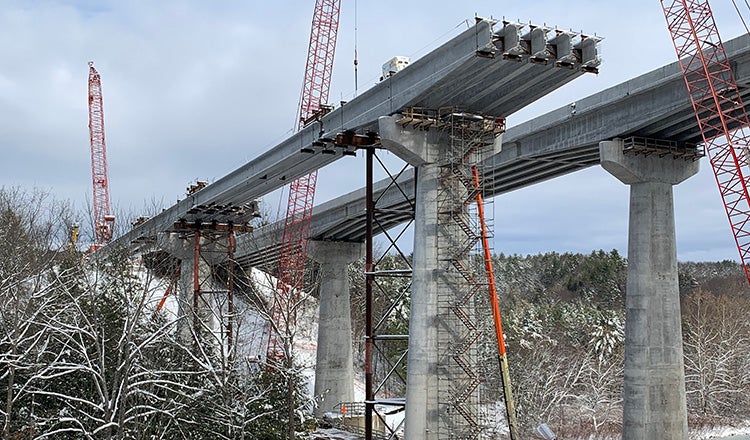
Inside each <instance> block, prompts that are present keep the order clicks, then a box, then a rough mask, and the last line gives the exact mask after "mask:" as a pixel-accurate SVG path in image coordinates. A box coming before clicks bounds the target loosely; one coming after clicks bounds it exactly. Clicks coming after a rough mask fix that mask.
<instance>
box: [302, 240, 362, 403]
mask: <svg viewBox="0 0 750 440" xmlns="http://www.w3.org/2000/svg"><path fill="white" fill-rule="evenodd" d="M308 253H309V254H310V256H311V257H312V258H313V259H314V260H316V261H318V262H319V263H320V311H319V314H318V348H317V360H316V363H315V398H316V399H318V403H317V406H316V407H315V415H316V416H318V417H323V415H324V414H325V413H326V412H330V411H334V408H335V407H336V405H337V404H339V403H341V402H353V401H354V356H353V352H352V350H353V349H352V323H351V305H350V302H349V287H350V286H349V265H350V264H351V263H353V262H354V261H356V260H358V259H359V258H362V257H363V256H364V246H363V244H362V243H346V242H334V241H310V242H309V248H308Z"/></svg>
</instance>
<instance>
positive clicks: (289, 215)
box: [267, 0, 341, 357]
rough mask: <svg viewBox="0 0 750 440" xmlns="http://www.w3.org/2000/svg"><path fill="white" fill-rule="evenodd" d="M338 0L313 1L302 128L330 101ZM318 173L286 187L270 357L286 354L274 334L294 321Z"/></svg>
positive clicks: (304, 85) (315, 172) (300, 111)
mask: <svg viewBox="0 0 750 440" xmlns="http://www.w3.org/2000/svg"><path fill="white" fill-rule="evenodd" d="M340 11H341V0H316V1H315V10H314V12H313V19H312V26H311V30H310V43H309V47H308V51H307V62H306V65H305V77H304V81H303V83H302V94H301V97H300V107H299V112H298V119H297V129H300V128H302V127H303V126H304V125H305V123H306V122H307V121H309V120H310V118H312V117H313V116H314V115H315V114H316V112H318V110H320V108H321V104H323V103H325V102H326V101H327V100H328V93H329V90H330V85H331V72H332V71H333V56H334V53H335V50H336V36H337V34H338V26H339V13H340ZM317 179H318V172H317V171H313V172H312V173H310V174H309V175H307V176H303V177H300V178H299V179H297V180H295V181H293V182H292V183H291V184H290V185H289V199H288V202H287V209H286V218H285V220H284V230H283V233H282V239H281V240H282V243H281V245H282V252H281V256H280V258H279V266H278V281H277V286H276V296H275V298H274V305H273V311H272V319H273V321H274V325H275V326H276V331H275V332H274V331H273V330H272V331H271V335H270V337H269V342H268V350H267V354H268V356H269V357H282V356H284V355H285V353H283V351H282V349H281V348H282V347H281V346H280V344H279V338H278V336H279V335H278V332H279V330H281V329H282V326H287V328H286V329H285V330H287V332H288V330H289V326H290V325H292V326H293V325H294V322H295V320H296V316H294V313H295V311H294V304H295V303H296V300H295V298H293V296H294V295H295V294H294V292H297V291H298V289H300V288H301V287H302V280H303V278H304V273H305V260H306V258H307V241H308V237H309V234H310V219H311V215H312V207H313V200H314V198H315V186H316V183H317Z"/></svg>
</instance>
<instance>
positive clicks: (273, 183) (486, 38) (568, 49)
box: [105, 19, 599, 249]
mask: <svg viewBox="0 0 750 440" xmlns="http://www.w3.org/2000/svg"><path fill="white" fill-rule="evenodd" d="M540 30H541V28H540V27H535V30H533V31H528V30H527V29H526V28H524V27H522V26H520V27H519V26H516V25H513V24H508V25H503V24H502V23H495V22H494V21H492V20H484V19H477V21H476V23H475V25H474V26H472V27H471V28H470V29H468V30H466V31H464V32H463V33H461V34H460V35H458V36H456V37H454V38H453V39H451V40H450V41H448V42H447V43H445V44H443V45H442V46H440V47H439V48H437V49H435V50H434V51H432V52H430V53H429V54H427V55H425V56H424V57H422V58H420V59H418V60H416V61H415V62H413V63H412V64H411V65H410V66H409V67H408V68H406V69H404V70H403V71H401V72H398V73H397V74H395V75H393V76H392V77H389V78H386V79H385V80H383V81H381V82H380V83H379V84H377V85H375V86H374V87H372V88H371V89H369V90H367V91H366V92H364V93H362V94H361V95H359V96H358V97H357V98H355V99H353V100H352V101H350V102H348V103H345V104H344V105H342V106H340V107H338V108H336V109H335V110H333V111H331V112H330V113H328V114H326V115H324V116H322V117H321V119H320V121H319V122H314V123H311V124H309V125H308V126H306V127H305V128H304V129H302V130H301V131H299V132H298V133H296V134H294V135H292V136H291V137H289V138H288V139H286V140H285V141H283V142H282V143H280V144H279V145H277V146H276V147H274V148H272V149H271V150H269V151H267V152H265V153H263V154H261V155H260V156H259V157H257V158H256V159H254V160H252V161H250V162H248V163H246V164H244V165H242V166H241V167H239V168H238V169H236V170H235V171H233V172H231V173H229V174H228V175H227V176H225V177H223V178H221V179H219V180H218V181H216V182H214V183H212V184H210V185H208V186H207V187H205V188H204V189H201V190H200V191H198V192H196V193H194V194H191V195H189V196H187V197H186V198H185V199H183V200H181V201H180V202H178V203H177V204H175V205H173V206H172V207H170V208H168V209H166V210H165V211H163V212H162V213H160V214H158V215H156V216H155V217H153V218H151V219H149V220H147V221H145V222H144V223H143V224H141V225H139V226H137V227H135V228H134V229H133V230H131V231H129V232H128V233H126V234H124V235H122V236H120V237H118V238H117V239H115V240H114V241H113V242H112V244H113V245H128V246H129V245H131V244H132V243H134V242H138V241H142V240H151V241H153V239H154V237H155V235H156V234H157V233H160V232H165V231H169V230H171V229H172V225H173V224H174V223H175V222H176V221H177V220H178V219H186V220H187V221H194V220H201V221H203V222H211V221H214V220H220V219H222V218H226V217H227V216H232V218H233V219H238V220H240V221H244V220H247V219H249V217H248V216H249V214H250V212H249V211H250V210H249V209H246V207H245V204H246V203H248V202H250V201H252V200H254V199H257V198H259V197H261V196H263V195H266V194H268V193H270V192H272V191H274V190H276V189H278V188H281V187H283V186H284V185H286V184H288V183H290V182H291V181H292V180H294V179H296V178H298V177H301V176H304V175H306V174H309V173H310V172H312V171H314V170H316V169H319V168H321V167H324V166H326V165H328V164H330V163H332V162H334V161H336V160H338V159H340V158H341V157H342V151H341V149H337V152H336V154H321V153H320V152H317V153H315V154H310V153H304V152H301V151H300V150H301V149H303V148H310V147H311V146H312V145H313V143H314V142H317V141H319V140H320V139H321V138H323V139H325V138H333V137H335V135H336V134H337V133H340V132H343V131H345V130H356V131H358V132H362V133H364V132H367V131H368V130H376V129H377V120H378V118H379V117H381V116H385V115H391V114H394V113H397V112H399V111H400V110H402V109H405V108H410V107H428V108H432V107H444V106H458V107H461V108H462V109H463V110H465V111H469V112H474V113H483V114H489V115H499V116H505V115H509V114H511V113H513V112H515V111H517V110H519V109H520V108H522V107H524V106H526V105H528V104H529V103H531V102H533V101H534V100H536V99H538V98H539V97H541V96H543V95H545V94H547V93H549V92H551V91H552V90H554V89H556V88H558V87H560V86H561V85H563V84H565V83H567V82H569V81H571V80H573V79H574V78H577V77H579V76H581V75H583V74H584V73H585V72H586V71H592V70H596V66H597V65H598V63H599V59H598V55H597V52H596V42H597V40H596V39H594V38H591V37H587V38H581V37H580V36H577V35H573V34H570V33H567V32H561V33H556V32H550V34H552V35H555V36H554V38H551V39H550V40H547V41H546V44H547V45H548V47H552V48H554V49H555V51H554V53H553V52H550V51H542V52H544V53H541V55H540V54H526V55H519V54H522V52H523V48H524V47H526V46H524V44H526V43H524V39H525V38H527V39H529V40H528V47H532V46H533V44H536V43H533V42H532V41H531V40H530V39H531V38H532V36H533V35H536V34H533V32H540ZM534 41H536V40H534ZM545 47H547V46H545ZM504 55H508V56H504ZM540 57H541V58H540ZM506 58H507V59H506ZM521 61H522V62H521ZM532 61H534V62H532ZM246 214H247V215H246ZM105 249H106V247H105Z"/></svg>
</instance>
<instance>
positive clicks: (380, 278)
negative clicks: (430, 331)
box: [364, 146, 415, 440]
mask: <svg viewBox="0 0 750 440" xmlns="http://www.w3.org/2000/svg"><path fill="white" fill-rule="evenodd" d="M376 166H377V167H378V168H379V169H380V170H382V171H383V172H385V174H386V175H387V176H388V181H389V183H388V186H387V188H386V189H385V190H384V191H383V192H382V193H380V197H377V198H376V197H375V196H374V195H373V184H374V181H373V174H374V168H375V167H376ZM409 168H410V166H409V165H405V166H403V167H401V168H400V169H398V170H397V171H395V172H392V171H391V170H390V169H389V167H388V166H387V165H386V164H385V163H384V162H383V161H382V160H381V159H380V157H378V155H377V154H376V146H372V147H368V148H367V149H366V180H367V185H366V210H367V216H366V222H367V223H366V238H365V242H366V254H365V405H364V416H365V439H366V440H372V439H374V438H377V439H384V440H392V439H396V438H398V437H397V435H398V433H399V431H400V430H401V428H402V427H403V420H401V421H400V422H398V423H392V422H391V421H390V420H388V416H391V415H395V414H398V413H402V412H403V411H404V407H405V404H406V398H405V394H406V357H407V352H408V344H409V299H410V295H409V293H410V292H411V275H412V265H411V259H410V258H409V257H408V256H407V255H406V254H405V253H404V252H403V251H402V250H401V244H402V241H404V240H405V239H406V238H407V237H408V234H406V232H407V231H408V230H409V228H410V227H411V225H412V223H413V222H414V208H415V206H414V201H413V200H410V199H409V197H408V196H407V195H406V194H407V193H408V192H407V191H405V190H404V189H403V188H402V186H401V184H400V183H399V182H400V178H401V176H402V175H403V174H404V173H405V172H406V170H407V169H409ZM389 194H396V195H397V196H398V195H400V196H402V197H403V200H402V201H401V202H400V203H396V204H395V205H393V206H391V207H390V208H389V209H384V208H381V204H380V203H379V202H380V200H381V199H382V198H383V197H386V196H387V195H389ZM393 218H398V219H401V220H403V221H404V223H402V224H401V226H399V227H397V228H395V229H393V230H388V229H387V228H386V227H385V226H384V223H385V222H386V221H388V220H393ZM381 233H382V234H383V237H385V241H386V248H385V250H384V252H383V253H382V254H381V255H380V256H377V257H376V256H375V255H374V250H373V237H374V235H376V234H381Z"/></svg>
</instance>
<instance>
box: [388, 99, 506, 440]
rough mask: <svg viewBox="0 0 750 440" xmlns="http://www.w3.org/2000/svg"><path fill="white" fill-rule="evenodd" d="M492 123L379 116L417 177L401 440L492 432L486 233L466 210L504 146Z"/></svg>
mask: <svg viewBox="0 0 750 440" xmlns="http://www.w3.org/2000/svg"><path fill="white" fill-rule="evenodd" d="M496 121H498V119H497V118H487V119H485V118H484V117H482V116H479V115H469V114H467V113H462V112H458V111H452V110H450V109H447V110H445V109H442V110H440V111H436V112H431V111H430V110H425V111H422V110H420V111H419V112H417V111H413V112H412V111H408V112H405V113H404V115H403V117H397V116H395V117H381V118H380V119H379V134H380V138H381V143H382V145H383V146H384V147H385V148H387V149H388V150H389V151H391V152H393V153H394V154H396V155H398V156H399V157H401V158H402V159H403V160H405V161H406V162H408V163H409V164H411V165H413V166H415V167H416V174H417V176H418V178H417V186H416V203H415V213H414V217H415V218H414V254H413V262H412V291H411V303H410V304H411V305H410V315H409V345H408V346H409V357H408V362H407V372H406V375H407V380H406V410H405V416H406V425H405V429H404V438H408V439H412V438H414V439H426V440H436V439H438V438H479V436H481V434H482V432H483V431H484V430H485V429H486V424H485V423H484V420H483V419H482V417H483V415H482V412H481V408H482V405H483V404H485V403H487V402H482V400H481V399H482V397H483V394H482V393H481V392H480V388H481V386H482V384H483V382H484V377H485V376H484V375H483V374H482V373H481V371H482V369H481V368H480V365H479V364H480V363H481V362H482V360H480V350H479V348H478V346H477V341H478V340H480V339H481V333H482V331H483V330H482V329H480V328H478V327H477V325H476V322H477V316H476V310H475V306H476V304H477V302H482V301H484V302H486V297H484V296H481V294H480V293H478V292H480V291H481V285H482V284H481V283H482V282H485V281H480V280H484V278H483V277H484V276H485V274H484V273H483V272H482V274H481V275H480V274H479V273H478V272H477V267H476V264H472V262H476V261H477V260H476V259H474V258H472V252H473V249H474V247H475V246H476V244H477V243H478V242H479V238H480V237H479V234H480V233H479V232H477V231H476V230H474V229H473V228H472V225H473V223H472V214H471V213H470V212H469V210H468V207H469V206H470V205H473V204H474V203H475V202H476V199H475V191H477V190H478V189H479V188H480V187H481V186H477V185H481V183H480V184H477V183H475V182H474V180H473V179H472V178H471V176H472V173H473V171H475V170H476V165H477V164H478V163H481V159H482V155H483V154H484V151H485V150H489V149H490V147H495V146H497V142H498V141H499V138H498V134H499V133H500V131H501V128H500V126H499V125H498V126H496V125H494V124H495V122H496ZM480 174H481V172H480Z"/></svg>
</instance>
